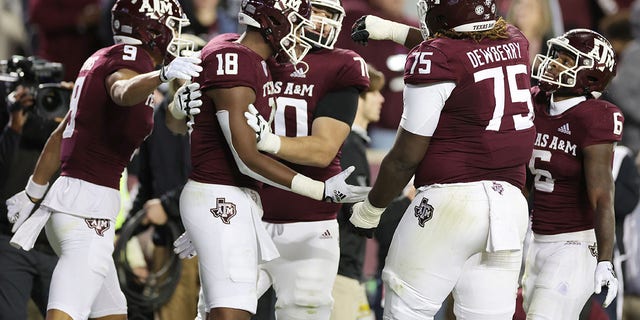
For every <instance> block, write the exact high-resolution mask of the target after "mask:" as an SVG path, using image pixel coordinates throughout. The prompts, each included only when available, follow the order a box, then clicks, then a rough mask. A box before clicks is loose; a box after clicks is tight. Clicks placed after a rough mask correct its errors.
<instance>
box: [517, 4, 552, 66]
mask: <svg viewBox="0 0 640 320" xmlns="http://www.w3.org/2000/svg"><path fill="white" fill-rule="evenodd" d="M506 18H507V21H509V22H510V23H512V24H513V25H515V26H516V27H518V28H519V29H520V30H521V31H522V33H524V35H525V36H526V37H527V39H528V40H529V57H530V59H529V60H530V62H531V63H533V59H534V57H535V56H536V54H538V53H546V52H547V44H546V42H547V40H549V39H550V38H552V37H554V36H556V35H554V34H553V25H554V23H555V21H553V20H552V15H551V7H550V6H549V1H548V0H511V3H510V6H509V10H508V11H507V15H506ZM561 22H562V21H560V23H561Z"/></svg>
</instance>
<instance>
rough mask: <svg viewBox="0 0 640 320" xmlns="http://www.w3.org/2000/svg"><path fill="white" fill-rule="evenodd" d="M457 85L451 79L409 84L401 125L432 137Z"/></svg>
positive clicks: (418, 133)
mask: <svg viewBox="0 0 640 320" xmlns="http://www.w3.org/2000/svg"><path fill="white" fill-rule="evenodd" d="M455 87H456V85H455V83H453V82H450V81H448V82H441V83H436V84H430V85H410V84H407V85H406V86H405V88H404V111H403V112H402V118H401V119H400V126H401V127H402V128H403V129H405V130H407V131H409V132H411V133H413V134H417V135H420V136H425V137H431V136H432V135H433V133H434V132H435V131H436V127H437V126H438V121H439V120H440V113H441V112H442V109H443V108H444V104H445V102H446V101H447V99H449V96H450V95H451V92H452V91H453V89H454V88H455Z"/></svg>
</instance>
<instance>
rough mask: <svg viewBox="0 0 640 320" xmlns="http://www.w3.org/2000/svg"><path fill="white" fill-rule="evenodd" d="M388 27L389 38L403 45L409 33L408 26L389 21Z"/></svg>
mask: <svg viewBox="0 0 640 320" xmlns="http://www.w3.org/2000/svg"><path fill="white" fill-rule="evenodd" d="M389 27H390V28H389V31H390V32H391V37H390V39H391V40H392V41H393V42H395V43H398V44H401V45H404V42H405V41H406V40H407V35H409V29H410V27H409V26H408V25H405V24H401V23H397V22H391V24H390V26H389Z"/></svg>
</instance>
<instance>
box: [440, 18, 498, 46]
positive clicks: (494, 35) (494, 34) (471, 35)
mask: <svg viewBox="0 0 640 320" xmlns="http://www.w3.org/2000/svg"><path fill="white" fill-rule="evenodd" d="M434 37H435V38H441V37H446V38H451V39H473V40H475V41H476V42H480V41H481V40H483V39H485V38H486V39H490V40H499V39H507V38H508V37H509V35H508V33H507V21H505V20H504V19H503V18H502V17H499V18H498V21H496V24H495V26H494V27H493V29H491V30H487V31H472V32H458V31H453V30H444V31H441V32H436V34H434Z"/></svg>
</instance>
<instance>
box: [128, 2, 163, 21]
mask: <svg viewBox="0 0 640 320" xmlns="http://www.w3.org/2000/svg"><path fill="white" fill-rule="evenodd" d="M132 2H133V3H134V4H135V3H136V0H134V1H132ZM139 11H140V12H145V13H146V14H147V15H149V16H150V17H158V16H161V15H164V14H166V13H168V12H171V11H173V3H172V2H171V1H168V0H142V4H141V5H140V10H139Z"/></svg>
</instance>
